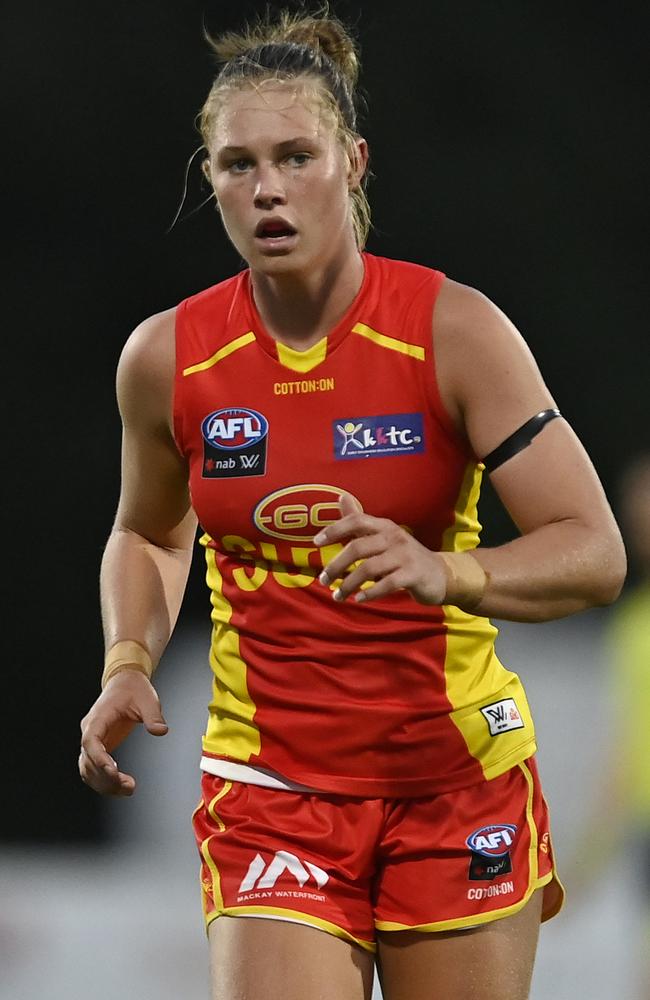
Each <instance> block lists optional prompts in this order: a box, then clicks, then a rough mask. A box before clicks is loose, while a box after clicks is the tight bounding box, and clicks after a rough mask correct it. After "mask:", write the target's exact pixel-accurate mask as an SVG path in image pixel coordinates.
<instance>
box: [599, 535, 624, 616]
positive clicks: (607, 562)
mask: <svg viewBox="0 0 650 1000" xmlns="http://www.w3.org/2000/svg"><path fill="white" fill-rule="evenodd" d="M626 575H627V557H626V555H625V546H624V545H623V541H622V539H621V537H620V536H618V538H616V539H613V540H612V543H611V544H610V545H609V546H608V547H607V549H606V551H604V552H602V553H601V557H600V559H599V560H598V563H597V566H596V567H595V571H594V577H593V590H592V603H593V605H594V606H596V607H604V606H605V605H607V604H613V603H614V601H615V600H616V599H617V597H618V596H619V595H620V593H621V590H622V589H623V584H624V583H625V577H626Z"/></svg>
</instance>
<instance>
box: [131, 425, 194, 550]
mask: <svg viewBox="0 0 650 1000" xmlns="http://www.w3.org/2000/svg"><path fill="white" fill-rule="evenodd" d="M116 527H118V528H121V529H128V530H130V531H135V532H136V533H137V534H139V535H141V536H142V537H143V538H146V539H147V540H148V541H151V542H153V543H154V544H156V545H161V546H164V547H165V548H187V547H189V546H191V544H192V541H193V538H194V532H195V531H196V516H195V515H194V512H193V511H192V508H191V503H190V495H189V489H188V483H187V467H186V465H185V462H184V461H183V459H182V458H181V456H180V455H179V454H178V453H177V451H176V446H175V444H174V442H173V440H172V438H171V434H169V435H167V434H165V430H164V428H161V429H159V430H156V429H153V428H150V427H145V428H142V427H138V426H133V425H130V424H125V426H124V430H123V435H122V487H121V491H120V502H119V505H118V509H117V517H116Z"/></svg>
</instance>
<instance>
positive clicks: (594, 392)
mask: <svg viewBox="0 0 650 1000" xmlns="http://www.w3.org/2000/svg"><path fill="white" fill-rule="evenodd" d="M264 6H265V5H264V4H263V3H260V2H252V0H248V2H242V3H240V4H238V5H226V4H223V3H220V2H217V0H203V2H197V0H185V2H184V3H183V4H179V3H174V2H172V0H157V2H155V3H154V2H153V0H139V3H138V4H129V3H126V2H125V0H115V2H113V3H112V4H110V5H104V4H102V5H94V6H92V7H90V8H89V7H87V6H86V7H83V6H81V5H79V4H77V3H75V2H73V0H60V2H59V3H57V4H56V5H50V6H46V5H43V4H33V3H24V4H22V5H20V6H18V5H6V7H5V9H4V10H3V26H4V28H5V38H6V39H7V40H6V42H5V46H4V51H3V66H2V68H1V70H0V72H2V73H3V74H4V75H5V79H4V81H3V86H2V87H1V88H0V95H1V97H0V99H1V100H2V104H3V121H4V124H5V137H6V140H7V142H6V148H7V149H8V150H9V151H10V153H11V155H10V156H9V155H7V154H6V156H5V162H4V163H3V166H4V167H5V171H4V173H5V191H6V193H7V195H8V198H7V200H6V207H5V213H4V231H5V235H6V237H7V241H6V245H7V252H6V253H5V255H4V262H3V275H4V278H5V283H6V292H5V296H4V301H3V306H4V318H5V337H4V351H5V370H6V372H7V373H8V376H9V377H8V379H7V380H6V382H7V384H6V386H5V390H4V401H5V414H6V415H5V418H4V422H5V426H6V428H7V431H8V433H7V435H6V442H5V446H4V459H5V468H6V476H5V483H6V485H5V491H4V499H5V507H6V512H5V521H4V523H5V538H4V553H5V563H6V569H5V572H4V574H3V576H2V583H3V590H4V592H3V597H2V601H3V609H4V612H5V613H4V616H3V617H4V625H3V638H6V640H7V644H6V649H5V652H4V657H3V673H4V677H3V680H4V684H3V699H2V706H3V709H4V711H3V722H4V724H3V726H2V729H1V730H0V732H1V734H2V735H1V739H2V745H3V749H4V760H5V769H4V772H3V791H2V800H1V801H2V806H1V807H0V1000H32V998H35V997H37V996H38V997H39V1000H59V998H61V1000H62V998H64V997H65V998H66V1000H78V998H79V1000H80V998H82V997H86V996H89V995H92V996H93V997H94V1000H118V998H119V1000H136V998H137V1000H149V998H152V1000H153V998H154V997H155V998H156V1000H168V998H169V1000H171V998H172V997H174V998H175V997H178V996H181V995H182V996H183V997H186V998H187V1000H200V998H201V997H204V996H206V993H207V987H206V984H207V961H206V959H207V949H206V945H205V939H204V936H203V931H202V927H201V915H200V902H199V894H198V879H197V862H196V859H195V855H194V851H195V848H194V846H193V843H192V838H191V832H190V827H189V816H190V813H191V810H192V808H193V806H194V804H195V801H196V799H197V798H198V792H197V789H198V774H197V762H198V752H199V742H198V740H199V736H200V733H201V730H202V727H203V721H204V714H205V705H206V703H207V697H208V692H209V676H208V667H207V641H208V601H207V594H205V593H204V584H203V580H202V576H203V572H202V569H203V568H202V564H201V561H200V559H197V560H196V566H195V568H194V571H193V575H192V579H191V582H190V586H189V589H188V594H187V599H186V603H185V609H184V614H183V619H182V624H181V626H180V627H179V630H178V633H177V635H176V636H175V638H174V640H173V643H172V645H171V647H170V650H169V652H168V654H167V656H166V658H165V660H164V662H163V665H162V667H161V671H160V675H159V677H160V691H161V694H162V697H163V701H164V705H165V709H166V712H167V717H168V721H169V722H170V726H171V732H170V734H169V735H168V736H167V737H165V738H164V739H163V740H159V741H155V740H153V738H150V737H149V738H147V739H144V738H142V737H141V736H138V737H134V738H133V740H132V741H131V742H130V743H129V745H128V746H127V747H125V749H124V753H123V754H122V759H123V760H124V762H125V763H126V762H127V761H128V763H129V764H130V765H131V766H132V767H133V768H134V771H135V773H136V774H137V776H138V779H139V782H140V787H139V790H138V793H137V795H136V796H135V797H134V799H133V800H131V801H125V802H118V803H114V802H103V801H101V800H100V799H99V798H97V797H95V796H93V795H91V794H90V793H89V792H88V791H87V789H85V788H84V787H83V786H82V785H81V783H80V782H79V781H78V779H77V775H76V757H77V744H78V720H79V718H80V717H81V716H82V715H83V714H84V712H85V711H86V710H87V708H88V706H89V705H90V703H91V702H92V700H93V699H94V697H95V695H96V693H97V687H98V678H99V672H100V663H101V657H102V646H101V635H100V623H99V612H98V607H97V596H96V593H97V586H96V578H97V572H98V567H99V560H100V557H101V551H102V547H103V544H104V540H105V538H106V536H107V534H108V531H109V530H110V525H111V520H112V516H113V512H114V508H115V503H116V499H117V492H118V488H119V422H118V417H117V413H116V408H115V404H114V371H115V366H116V363H117V358H118V356H119V352H120V349H121V346H122V344H123V342H124V340H125V339H126V336H127V335H128V332H129V331H130V330H131V329H132V328H133V327H134V326H135V325H136V324H137V323H138V322H139V321H140V320H141V319H142V318H143V317H145V316H146V315H149V314H151V313H152V312H156V311H158V310H160V309H163V308H167V307H168V306H170V305H173V304H174V303H175V302H177V301H179V300H180V299H181V298H183V297H184V296H186V295H189V294H191V293H193V292H195V291H197V290H199V289H200V288H203V287H206V286H207V285H209V284H212V283H214V282H216V281H218V280H220V279H221V278H223V277H225V276H227V275H228V274H230V273H233V272H234V271H236V270H237V269H238V267H239V266H240V262H239V261H238V259H237V257H236V255H235V254H234V252H233V251H232V250H231V249H230V248H229V247H228V246H227V244H226V241H225V238H224V237H223V234H222V233H221V231H220V224H219V221H218V219H217V217H216V215H215V213H214V210H213V209H212V208H211V207H205V208H203V209H202V210H201V211H199V212H197V213H195V214H192V210H193V209H194V208H196V207H197V206H198V205H199V204H200V202H202V201H203V199H204V198H205V197H206V195H207V191H206V189H205V187H204V186H203V185H202V182H201V179H200V171H199V168H198V164H195V165H194V167H193V168H192V169H191V170H190V174H189V183H188V195H187V200H186V202H185V206H184V210H183V215H182V219H181V221H179V222H178V223H177V224H176V225H175V226H174V228H173V229H172V230H171V232H169V233H168V232H166V230H167V229H168V226H169V225H170V223H171V220H172V218H173V216H174V214H175V211H176V207H177V205H178V202H179V200H180V196H181V192H182V188H183V174H184V169H185V164H186V162H187V160H188V158H189V156H190V154H191V153H192V152H193V150H194V149H195V148H196V146H197V145H198V143H199V140H198V137H197V134H196V133H195V131H194V129H193V124H192V123H193V117H194V115H195V114H196V112H197V111H198V109H199V108H200V105H201V103H202V101H203V99H204V96H205V94H206V93H207V90H208V88H209V84H210V80H211V73H212V66H211V61H210V57H209V55H208V52H207V48H206V46H205V45H204V43H203V42H202V38H201V31H202V24H203V22H204V21H205V24H206V25H207V26H208V27H209V28H210V29H211V30H212V31H214V32H218V31H221V30H223V29H226V28H228V27H235V26H238V25H239V24H240V23H241V21H242V19H243V18H244V17H246V16H250V15H251V14H253V13H255V12H258V11H260V10H262V9H263V7H264ZM333 7H334V9H335V11H336V12H338V13H339V14H340V15H341V16H343V17H344V18H346V19H352V21H353V22H354V23H356V24H357V25H358V34H359V36H360V39H361V42H362V54H363V66H364V73H363V77H362V83H363V86H364V88H365V90H366V91H367V93H368V103H369V114H368V115H364V116H363V117H362V122H363V125H362V128H363V131H364V133H365V134H366V136H367V137H368V139H369V142H370V147H371V153H372V167H373V171H374V174H375V175H376V176H375V177H374V179H373V181H372V183H371V186H370V200H371V204H372V205H373V212H374V221H375V227H376V228H375V231H374V233H373V235H372V238H371V240H370V243H369V249H370V250H371V251H373V252H375V253H378V254H386V255H388V256H394V257H403V258H406V259H411V260H415V261H418V262H420V263H424V264H428V265H431V266H438V267H440V268H441V269H443V270H445V271H446V272H447V273H448V274H450V275H451V276H452V277H455V278H457V279H459V280H462V281H465V282H467V283H468V284H473V285H476V286H477V287H479V288H480V289H481V290H483V291H484V292H485V293H486V294H488V295H489V296H490V297H491V298H493V299H494V300H495V301H496V302H497V303H498V304H499V305H500V306H501V307H502V308H503V309H504V311H505V312H507V313H508V314H509V315H510V316H511V318H512V319H513V320H514V321H515V323H517V325H518V326H519V327H520V329H521V330H522V332H523V333H524V335H525V336H526V337H527V339H528V341H529V343H530V345H531V347H532V349H533V351H534V353H535V355H536V357H537V358H538V361H539V363H540V366H541V368H542V371H543V372H544V374H545V376H546V378H547V381H548V383H549V385H550V386H551V389H552V391H553V392H554V394H555V396H556V399H557V401H558V404H559V406H560V407H561V409H562V411H563V412H564V414H565V415H566V416H567V417H568V419H569V420H570V421H571V423H572V424H573V426H574V427H575V429H576V431H577V432H578V434H579V435H580V437H581V438H582V440H583V441H584V442H585V444H586V446H587V448H588V450H589V452H590V454H591V455H592V457H593V459H594V461H595V464H596V466H597V468H598V470H599V472H600V474H601V476H602V478H603V481H604V483H605V486H606V488H607V490H608V492H609V494H610V497H611V498H612V500H613V501H616V483H617V482H618V480H619V477H620V475H621V473H622V471H623V469H624V468H625V467H626V465H627V463H628V462H629V460H630V459H631V458H632V457H633V456H634V455H636V454H637V453H639V452H640V451H643V450H646V451H647V450H648V449H649V447H650V433H649V408H648V385H649V384H650V381H649V375H650V361H649V355H650V352H649V351H648V347H647V337H646V329H647V302H646V299H647V296H646V294H645V289H644V281H645V283H646V285H647V278H646V275H647V246H646V244H645V243H644V233H645V232H646V231H647V217H648V202H647V182H646V180H645V173H644V167H645V162H646V160H645V158H644V156H643V150H642V143H643V141H644V136H645V135H647V130H644V128H643V125H644V121H646V108H647V104H648V91H649V89H650V88H649V86H648V83H649V81H648V63H647V53H646V40H647V37H648V27H649V25H648V20H649V16H648V8H647V7H644V8H642V7H641V6H640V5H639V6H637V5H626V4H623V5H620V6H619V7H616V8H614V7H612V6H611V5H606V4H601V3H589V4H587V3H585V2H582V0H576V2H573V3H571V4H560V3H554V2H552V0H551V2H548V3H546V4H545V5H543V6H539V5H533V4H528V3H525V2H521V0H500V2H499V3H496V4H485V3H482V2H480V0H467V2H466V3H463V4H457V3H454V2H453V0H440V2H439V3H437V4H435V5H432V4H428V3H426V4H425V3H412V4H409V5H408V7H407V8H406V7H403V6H401V5H394V4H388V3H383V2H373V3H372V4H370V3H368V4H366V5H361V4H360V3H352V2H345V0H341V2H338V3H334V4H333ZM644 252H645V254H644ZM482 520H483V522H484V523H485V525H486V530H485V534H484V540H485V541H486V542H487V543H488V544H497V543H498V542H500V541H502V540H504V539H505V538H506V537H508V534H509V532H510V531H511V530H512V528H511V526H510V524H509V521H508V518H507V517H506V515H505V514H504V513H503V512H502V511H501V510H500V508H499V506H498V504H497V503H496V502H495V500H494V498H493V497H492V496H491V494H490V492H489V489H488V490H487V491H486V497H485V502H484V504H483V507H482ZM637 578H638V574H637ZM634 582H635V577H634V574H633V577H632V583H634ZM613 614H615V611H612V610H606V611H596V612H591V613H588V614H585V615H582V616H580V617H578V618H576V619H572V620H568V621H564V622H558V623H551V624H547V625H543V626H523V625H521V626H520V625H512V624H507V623H506V624H504V625H503V627H502V633H501V637H500V645H499V652H500V654H501V657H502V659H504V661H505V662H506V664H507V665H508V666H511V667H512V668H513V669H516V670H517V671H518V672H519V673H520V674H521V675H522V677H523V678H524V680H525V683H526V685H527V687H528V691H529V696H530V699H531V701H532V704H533V708H534V710H535V715H536V718H537V722H538V727H539V733H540V744H541V751H540V762H541V768H542V774H543V777H544V780H545V786H546V793H547V797H548V799H549V800H550V803H551V808H552V812H553V818H554V828H555V841H556V850H557V853H558V855H559V861H560V868H561V872H562V874H563V876H564V878H565V881H566V883H567V886H568V889H569V891H570V895H569V901H568V904H567V906H566V908H565V912H564V914H563V915H562V916H560V917H559V918H558V919H557V920H555V921H553V922H552V923H551V924H549V925H548V926H547V927H546V928H544V929H543V931H542V937H541V947H540V952H539V959H538V963H537V969H536V974H535V982H534V988H533V994H532V996H533V998H534V1000H551V998H553V1000H569V998H572V997H574V996H576V995H577V994H581V995H583V996H585V997H589V1000H605V998H607V1000H611V998H612V997H615V998H616V1000H645V997H646V996H647V994H644V993H643V992H642V990H643V987H641V986H640V982H641V978H640V977H641V967H642V964H643V960H644V958H646V957H647V954H648V952H649V951H650V945H649V944H648V936H647V933H648V930H647V929H648V909H649V908H650V903H649V902H648V898H647V896H646V897H644V893H643V885H644V881H643V877H642V876H643V872H644V870H645V868H646V867H647V865H648V860H647V857H646V858H644V857H643V856H642V849H641V847H640V846H638V845H639V844H640V843H641V841H640V839H639V837H638V836H636V834H635V831H634V830H632V829H631V826H632V822H631V820H630V819H629V818H626V817H625V816H621V817H620V823H619V824H618V828H616V827H617V824H616V822H614V823H612V822H611V820H612V816H610V815H607V810H606V809H605V811H604V812H603V800H602V785H603V783H604V780H605V778H604V776H606V775H611V772H612V767H613V765H612V762H614V766H615V764H616V761H617V760H618V747H619V744H620V742H621V739H622V736H623V735H624V734H623V733H622V732H621V731H620V730H619V729H617V723H616V722H615V718H616V717H617V716H616V715H615V712H614V706H613V703H612V700H611V695H610V692H611V670H612V664H611V658H610V656H609V653H608V647H607V646H606V644H605V643H603V632H604V630H607V628H608V627H609V623H610V622H611V619H612V615H613ZM648 628H649V629H650V622H649V624H648ZM649 666H650V664H649ZM645 690H646V693H647V686H646V689H645ZM648 728H650V720H649V721H648ZM617 811H618V812H620V807H619V805H618V804H617V805H616V808H615V809H612V810H611V812H617ZM616 818H617V817H616V816H615V817H614V819H616ZM604 828H607V829H608V830H609V833H608V835H607V836H605V835H604V834H603V829H604ZM610 828H611V829H610ZM614 828H616V829H615V830H614ZM612 830H614V833H615V836H614V834H613V833H612ZM572 887H573V888H574V892H573V893H571V889H572ZM504 976H505V972H504ZM503 992H504V995H505V996H507V981H506V980H504V990H503Z"/></svg>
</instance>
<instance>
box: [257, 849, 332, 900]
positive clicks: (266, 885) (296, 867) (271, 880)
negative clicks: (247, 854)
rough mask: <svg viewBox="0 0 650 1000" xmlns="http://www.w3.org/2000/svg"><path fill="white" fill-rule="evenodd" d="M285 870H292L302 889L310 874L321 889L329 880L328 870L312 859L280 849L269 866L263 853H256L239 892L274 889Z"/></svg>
mask: <svg viewBox="0 0 650 1000" xmlns="http://www.w3.org/2000/svg"><path fill="white" fill-rule="evenodd" d="M284 872H290V873H291V875H293V877H294V878H295V880H296V882H297V883H298V885H299V886H300V888H301V889H302V887H303V886H304V884H305V883H306V882H307V880H308V879H309V876H310V875H312V876H313V877H314V879H315V881H316V885H317V886H318V888H319V889H322V888H323V886H324V885H325V883H326V882H328V881H329V875H328V874H327V872H324V871H323V869H322V868H319V867H318V865H314V864H312V862H311V861H305V862H302V861H300V860H299V858H297V857H296V855H295V854H290V853H289V851H278V852H277V853H276V854H275V856H274V858H273V861H272V862H271V864H270V865H268V867H267V864H266V862H265V860H264V858H263V857H262V855H261V854H256V855H255V857H254V858H253V860H252V861H251V863H250V865H249V866H248V871H247V872H246V875H245V876H244V880H243V882H242V884H241V885H240V886H239V892H250V891H251V890H252V889H272V888H273V886H274V885H275V883H276V882H277V881H278V879H279V878H280V876H281V875H283V874H284Z"/></svg>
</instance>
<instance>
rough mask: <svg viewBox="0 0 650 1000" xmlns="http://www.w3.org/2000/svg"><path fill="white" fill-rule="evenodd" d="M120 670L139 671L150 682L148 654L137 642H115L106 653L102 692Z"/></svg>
mask: <svg viewBox="0 0 650 1000" xmlns="http://www.w3.org/2000/svg"><path fill="white" fill-rule="evenodd" d="M122 670H139V671H140V673H142V674H146V676H147V677H148V678H149V680H151V675H152V674H153V664H152V662H151V657H150V656H149V654H148V652H147V651H146V649H145V648H144V646H141V645H140V643H139V642H135V641H134V640H133V639H124V640H123V641H122V642H116V643H115V645H114V646H111V648H110V649H109V650H108V652H107V653H106V658H105V660H104V673H103V674H102V690H103V689H104V688H105V687H106V685H107V684H108V682H109V681H110V679H111V677H114V676H115V674H119V673H120V671H122Z"/></svg>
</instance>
